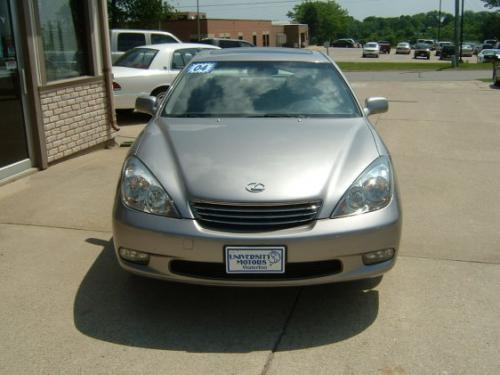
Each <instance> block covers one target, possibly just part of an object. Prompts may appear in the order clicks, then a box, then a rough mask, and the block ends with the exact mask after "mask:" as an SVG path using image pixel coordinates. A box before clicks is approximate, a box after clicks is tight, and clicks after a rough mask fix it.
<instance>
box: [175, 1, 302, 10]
mask: <svg viewBox="0 0 500 375" xmlns="http://www.w3.org/2000/svg"><path fill="white" fill-rule="evenodd" d="M301 1H302V0H284V1H256V2H246V3H223V4H200V8H209V7H226V6H242V5H269V4H290V3H298V2H301ZM195 6H196V4H193V5H180V6H177V8H193V7H195Z"/></svg>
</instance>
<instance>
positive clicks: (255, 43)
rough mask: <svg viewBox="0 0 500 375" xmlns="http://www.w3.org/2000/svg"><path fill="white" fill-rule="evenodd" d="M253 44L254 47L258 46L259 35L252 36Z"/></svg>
mask: <svg viewBox="0 0 500 375" xmlns="http://www.w3.org/2000/svg"><path fill="white" fill-rule="evenodd" d="M252 42H253V45H254V46H256V45H257V35H252Z"/></svg>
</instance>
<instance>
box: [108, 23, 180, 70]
mask: <svg viewBox="0 0 500 375" xmlns="http://www.w3.org/2000/svg"><path fill="white" fill-rule="evenodd" d="M110 42H111V58H112V60H113V63H114V62H115V61H116V60H117V59H118V58H119V57H120V56H121V55H123V54H124V53H125V52H127V51H128V50H129V49H132V48H134V47H138V46H144V45H147V44H163V43H181V41H180V40H179V38H177V37H176V36H175V35H173V34H171V33H167V32H166V31H159V30H133V29H112V30H111V35H110Z"/></svg>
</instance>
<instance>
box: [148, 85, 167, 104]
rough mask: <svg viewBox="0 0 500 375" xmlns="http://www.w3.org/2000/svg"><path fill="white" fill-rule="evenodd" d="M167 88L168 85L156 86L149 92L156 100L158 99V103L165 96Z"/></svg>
mask: <svg viewBox="0 0 500 375" xmlns="http://www.w3.org/2000/svg"><path fill="white" fill-rule="evenodd" d="M167 90H168V86H164V87H158V88H156V89H154V90H153V92H152V93H151V96H156V100H157V101H158V103H160V102H161V101H162V100H163V99H164V98H165V95H166V94H167Z"/></svg>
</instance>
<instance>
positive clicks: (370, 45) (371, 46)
mask: <svg viewBox="0 0 500 375" xmlns="http://www.w3.org/2000/svg"><path fill="white" fill-rule="evenodd" d="M366 46H367V47H370V48H374V47H377V43H366Z"/></svg>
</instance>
